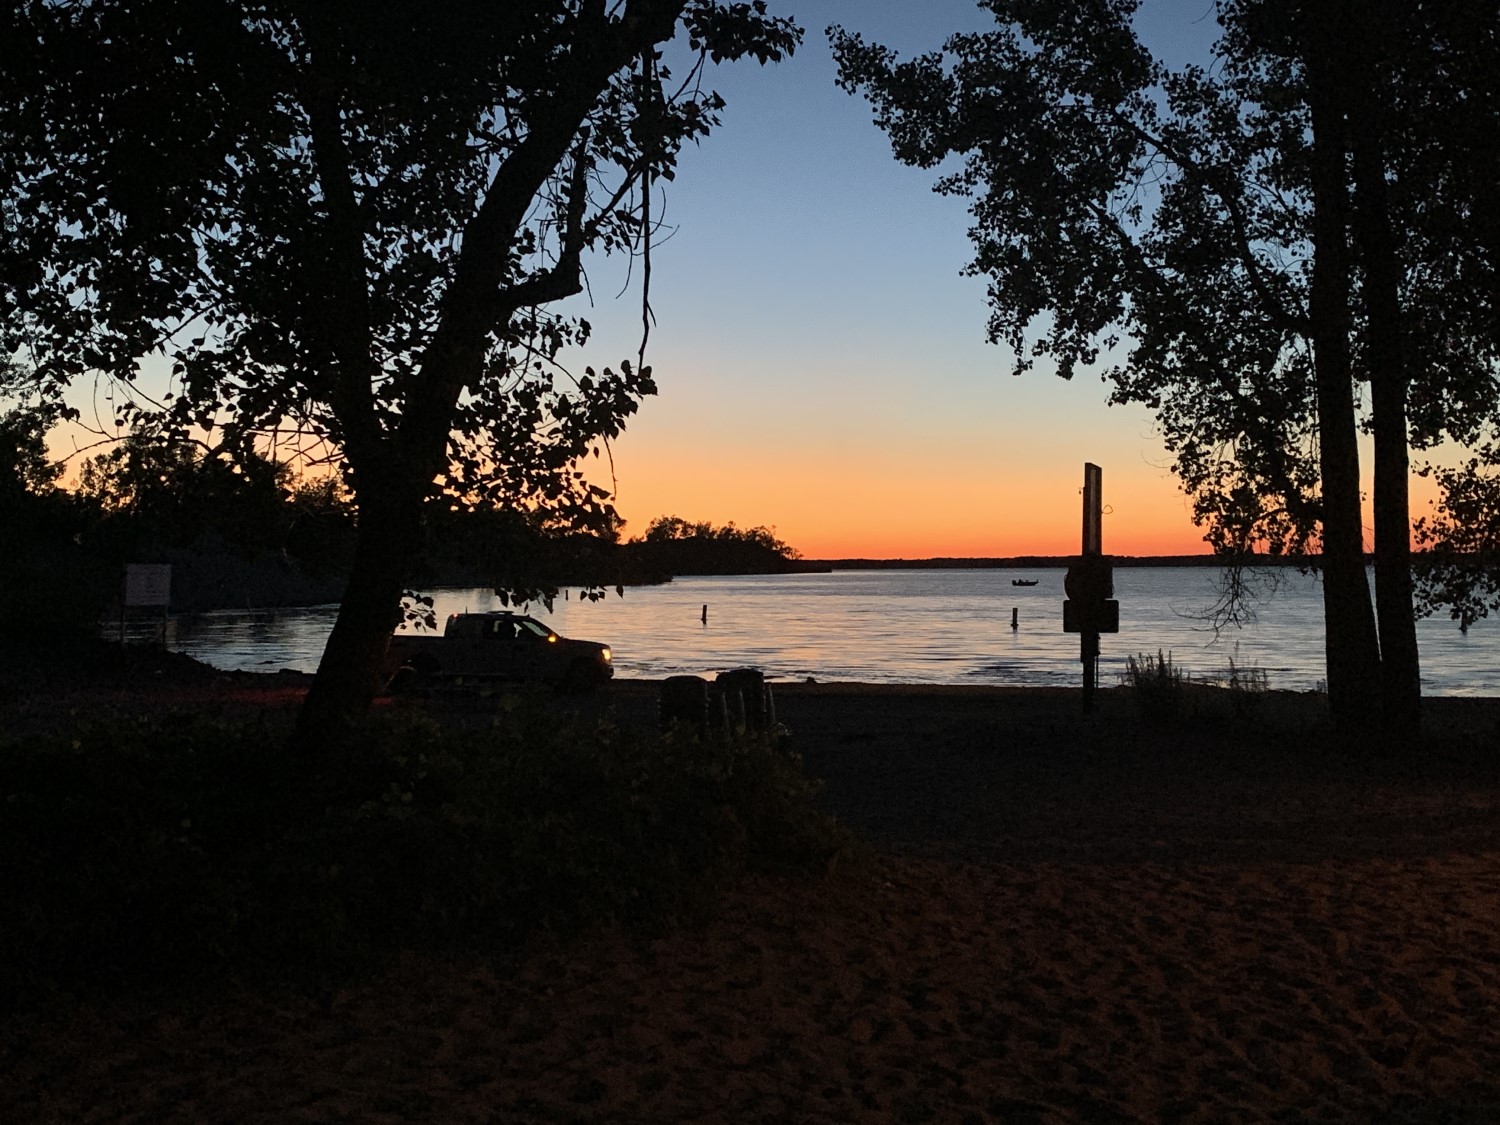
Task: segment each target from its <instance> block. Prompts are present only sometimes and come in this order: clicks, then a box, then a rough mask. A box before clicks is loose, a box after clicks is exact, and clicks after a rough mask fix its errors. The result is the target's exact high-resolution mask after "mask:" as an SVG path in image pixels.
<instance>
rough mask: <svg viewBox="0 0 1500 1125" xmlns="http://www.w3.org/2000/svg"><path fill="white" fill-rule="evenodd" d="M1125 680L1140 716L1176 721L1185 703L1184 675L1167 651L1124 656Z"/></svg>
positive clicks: (1162, 720)
mask: <svg viewBox="0 0 1500 1125" xmlns="http://www.w3.org/2000/svg"><path fill="white" fill-rule="evenodd" d="M1125 683H1126V686H1128V687H1129V688H1130V693H1131V696H1132V697H1133V698H1134V699H1135V705H1136V708H1137V710H1138V711H1139V713H1140V715H1141V718H1143V719H1145V720H1146V721H1147V722H1150V723H1168V722H1175V721H1176V720H1178V719H1180V718H1182V716H1183V714H1184V713H1185V711H1186V707H1187V676H1186V674H1185V673H1184V672H1183V670H1182V668H1181V666H1180V665H1177V664H1174V663H1173V662H1172V654H1171V653H1170V652H1166V653H1164V652H1162V651H1161V650H1160V649H1158V650H1157V652H1156V655H1155V656H1152V655H1151V654H1150V653H1149V652H1143V653H1139V654H1138V655H1136V656H1128V657H1126V658H1125Z"/></svg>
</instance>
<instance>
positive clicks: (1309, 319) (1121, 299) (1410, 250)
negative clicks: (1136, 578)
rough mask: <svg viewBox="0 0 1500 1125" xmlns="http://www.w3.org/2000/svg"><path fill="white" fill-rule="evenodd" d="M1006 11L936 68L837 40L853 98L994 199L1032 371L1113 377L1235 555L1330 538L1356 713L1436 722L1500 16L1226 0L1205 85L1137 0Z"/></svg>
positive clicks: (1338, 708)
mask: <svg viewBox="0 0 1500 1125" xmlns="http://www.w3.org/2000/svg"><path fill="white" fill-rule="evenodd" d="M985 7H987V8H989V9H990V10H991V11H992V12H993V13H994V14H995V16H996V19H997V24H998V26H997V29H996V30H993V31H987V32H985V33H981V34H973V35H958V36H954V37H952V38H951V39H949V40H948V42H947V44H946V45H945V47H944V50H943V51H942V52H935V53H932V54H928V55H924V56H920V57H918V58H916V59H912V60H908V61H903V60H899V59H898V58H897V57H896V56H895V55H894V54H893V53H892V52H891V51H889V50H888V49H886V48H884V47H880V46H878V45H874V44H870V43H867V42H866V41H865V40H863V39H862V38H861V37H860V36H859V35H857V34H850V33H848V32H846V31H844V30H843V29H841V28H837V27H834V28H830V29H829V34H830V37H831V39H832V42H833V46H834V51H835V54H836V56H837V58H838V62H839V67H840V83H841V85H843V86H844V87H845V88H846V89H849V90H850V91H851V92H853V91H861V92H863V93H864V94H865V95H866V96H867V97H868V98H869V99H870V101H871V102H872V104H873V106H874V108H875V116H876V121H877V123H878V124H879V125H880V126H881V127H882V128H884V129H885V130H886V131H887V133H888V134H889V135H890V138H891V143H892V147H893V150H894V152H895V155H896V157H897V158H898V159H900V160H902V161H904V162H906V163H910V164H915V165H918V166H921V167H926V168H936V167H938V166H939V165H940V164H943V162H944V161H946V160H948V159H949V158H950V157H954V156H957V157H961V158H962V164H961V165H960V166H958V167H957V168H956V170H952V171H947V174H945V175H944V176H943V177H942V178H941V179H940V180H939V181H938V185H937V187H938V190H939V191H942V192H946V193H950V194H956V195H961V196H967V197H970V198H972V199H973V204H972V208H971V211H972V214H973V215H974V220H975V222H974V227H973V229H972V231H971V236H972V239H973V241H974V245H975V258H974V260H973V262H972V263H971V265H970V266H969V272H971V273H973V274H976V275H982V276H986V277H988V278H989V279H990V289H989V295H990V307H991V318H990V323H989V333H990V337H991V338H992V339H993V340H995V341H997V342H1004V343H1006V344H1008V345H1009V346H1010V348H1011V349H1012V351H1013V352H1014V354H1015V357H1016V370H1017V371H1018V372H1019V371H1024V370H1027V369H1029V368H1030V367H1032V366H1033V365H1034V364H1035V363H1036V362H1037V361H1038V360H1039V359H1045V360H1046V361H1048V362H1049V363H1050V364H1051V365H1053V366H1055V367H1056V369H1057V371H1058V373H1059V374H1061V375H1063V376H1064V377H1071V376H1072V375H1073V374H1074V373H1075V372H1076V371H1077V370H1079V369H1081V368H1087V369H1096V368H1097V369H1100V370H1102V372H1103V375H1104V377H1105V378H1106V379H1107V380H1108V381H1109V382H1111V383H1112V384H1113V391H1112V394H1111V401H1113V402H1117V403H1140V404H1143V405H1146V406H1148V407H1150V408H1152V409H1153V410H1155V411H1156V412H1157V416H1158V419H1159V422H1160V425H1161V432H1162V437H1163V440H1164V441H1165V444H1166V446H1167V449H1168V450H1169V452H1170V453H1171V454H1172V455H1173V458H1174V468H1175V470H1176V472H1177V473H1178V475H1179V477H1180V478H1181V480H1182V482H1183V485H1184V487H1185V488H1186V490H1187V491H1188V492H1189V493H1190V494H1191V495H1192V497H1193V501H1194V517H1195V519H1196V520H1197V521H1198V522H1199V523H1200V524H1201V525H1203V526H1204V527H1205V529H1206V538H1207V540H1208V542H1209V543H1210V544H1211V545H1212V546H1213V547H1214V549H1215V551H1216V552H1219V553H1221V554H1223V555H1224V556H1225V557H1226V559H1228V560H1230V561H1234V560H1235V559H1237V558H1238V557H1240V556H1242V555H1243V554H1244V553H1245V552H1247V551H1248V550H1250V549H1251V548H1253V547H1256V546H1260V547H1261V548H1262V549H1265V550H1269V551H1270V552H1271V553H1274V554H1282V553H1291V552H1301V551H1303V550H1306V549H1308V548H1309V546H1316V547H1319V548H1320V549H1321V554H1322V563H1321V565H1322V567H1323V571H1324V590H1325V614H1326V624H1327V640H1328V647H1327V657H1328V665H1329V694H1330V706H1331V708H1332V711H1333V713H1334V716H1335V718H1336V720H1337V721H1339V722H1340V723H1341V724H1343V725H1345V726H1347V727H1356V726H1362V725H1367V724H1369V723H1372V722H1374V721H1376V720H1375V718H1374V717H1375V716H1377V715H1380V714H1382V711H1383V713H1384V718H1385V720H1386V721H1387V723H1388V725H1392V726H1394V727H1396V728H1399V729H1402V730H1406V731H1410V730H1411V729H1413V728H1414V725H1415V723H1416V721H1417V713H1418V712H1417V706H1418V700H1419V679H1418V668H1417V651H1416V642H1415V629H1414V624H1413V605H1412V591H1411V585H1410V565H1409V563H1410V559H1409V546H1410V544H1409V534H1410V532H1409V521H1408V519H1407V515H1406V512H1407V479H1406V466H1407V457H1408V451H1407V447H1408V432H1409V437H1410V441H1411V442H1413V443H1415V444H1418V445H1427V444H1431V443H1432V442H1435V441H1437V440H1438V439H1439V438H1441V437H1443V436H1450V437H1453V438H1456V439H1458V440H1466V439H1469V438H1472V437H1473V435H1474V433H1475V432H1476V431H1475V427H1476V421H1477V420H1480V419H1484V418H1493V417H1494V416H1495V412H1496V381H1495V380H1494V378H1493V374H1494V370H1495V364H1496V358H1497V347H1500V344H1497V340H1500V336H1497V334H1496V333H1495V332H1494V331H1493V329H1494V325H1495V315H1496V305H1495V294H1496V292H1500V289H1497V287H1496V286H1495V285H1494V283H1493V282H1494V278H1495V276H1496V264H1495V259H1494V256H1493V254H1492V253H1491V252H1490V251H1491V244H1492V239H1491V240H1490V241H1489V242H1487V241H1486V237H1484V236H1482V235H1481V236H1479V237H1474V236H1470V234H1469V232H1467V231H1466V230H1464V229H1463V228H1462V225H1461V223H1455V219H1456V218H1457V216H1459V215H1463V214H1467V213H1469V212H1471V211H1473V212H1479V211H1487V212H1488V213H1489V214H1490V215H1491V216H1493V213H1494V210H1495V207H1494V204H1493V203H1489V202H1488V199H1489V196H1488V193H1487V189H1485V188H1483V186H1482V185H1481V184H1479V183H1477V182H1476V181H1475V179H1474V178H1473V174H1472V172H1470V171H1459V169H1460V167H1461V166H1463V165H1465V164H1466V163H1467V162H1468V161H1469V160H1471V159H1472V160H1474V161H1476V162H1477V163H1478V164H1479V165H1480V166H1488V165H1490V164H1493V162H1494V160H1493V154H1492V153H1491V152H1490V151H1489V149H1488V147H1487V146H1486V144H1485V143H1482V142H1481V138H1482V137H1484V136H1490V135H1493V132H1494V126H1495V125H1496V124H1497V121H1496V120H1495V117H1496V114H1497V112H1500V111H1497V109H1496V106H1497V105H1500V102H1496V100H1495V99H1494V98H1493V97H1490V96H1488V91H1490V90H1492V89H1493V85H1494V81H1495V80H1494V77H1493V73H1494V70H1495V68H1494V66H1493V63H1494V62H1495V52H1496V47H1495V44H1494V42H1493V41H1492V38H1486V37H1483V36H1474V35H1472V34H1471V33H1470V32H1472V29H1473V28H1474V27H1475V26H1477V25H1476V23H1475V21H1476V20H1482V19H1483V13H1484V10H1485V8H1484V5H1482V4H1477V3H1476V4H1467V3H1466V4H1459V5H1454V6H1451V8H1450V7H1446V6H1445V10H1444V11H1443V12H1436V11H1434V10H1432V6H1426V7H1422V8H1421V9H1420V10H1418V9H1415V8H1413V7H1412V6H1410V5H1401V4H1397V3H1394V2H1391V3H1385V2H1381V3H1376V4H1369V5H1353V4H1346V3H1333V4H1309V3H1302V2H1300V0H1226V2H1224V3H1221V4H1219V5H1218V7H1217V14H1218V17H1219V20H1220V22H1221V24H1222V25H1223V27H1224V35H1223V36H1222V38H1221V39H1220V41H1219V44H1218V46H1217V48H1216V54H1215V60H1214V66H1213V68H1212V69H1204V68H1202V67H1197V66H1189V67H1186V68H1184V69H1183V70H1181V71H1171V70H1169V69H1168V68H1167V67H1165V66H1164V65H1162V64H1161V63H1159V62H1157V61H1156V60H1154V59H1153V58H1152V57H1151V56H1150V55H1149V53H1148V52H1147V51H1146V50H1145V48H1144V47H1143V46H1142V45H1141V43H1140V42H1139V41H1138V39H1137V38H1136V35H1135V33H1134V30H1133V28H1132V24H1131V20H1132V16H1133V14H1134V12H1135V9H1136V7H1137V4H1136V3H1135V2H1134V0H1092V2H1090V3H1086V4H1082V5H1079V4H1064V3H1059V2H1057V0H990V2H987V3H986V4H985ZM1466 29H1467V30H1466ZM1471 95H1475V96H1471ZM1477 95H1485V96H1477ZM1488 222H1489V223H1491V224H1492V223H1493V219H1492V218H1491V219H1490V220H1488ZM1482 229H1483V230H1491V231H1492V225H1491V226H1485V227H1483V228H1482ZM1396 263H1403V264H1404V266H1405V268H1404V269H1402V270H1397V269H1395V268H1394V266H1395V264H1396ZM1475 280H1477V281H1479V285H1478V286H1477V288H1478V289H1479V290H1480V292H1479V293H1478V294H1476V293H1475V292H1474V290H1475V288H1476V286H1475V285H1474V281H1475ZM1444 295H1446V297H1447V298H1448V299H1447V301H1446V302H1445V300H1444ZM1356 377H1357V378H1360V379H1364V380H1368V381H1369V382H1370V384H1371V388H1372V390H1371V395H1370V403H1369V410H1368V414H1367V415H1366V420H1367V422H1368V424H1369V426H1370V428H1371V430H1372V432H1373V434H1374V438H1375V446H1376V467H1375V480H1376V490H1375V510H1376V540H1375V548H1376V568H1377V591H1376V600H1377V602H1378V605H1379V610H1380V614H1379V621H1378V628H1379V633H1378V636H1377V632H1376V629H1377V623H1376V619H1375V615H1374V613H1373V607H1372V605H1371V602H1370V594H1369V590H1368V588H1367V586H1366V580H1365V556H1364V550H1363V546H1364V545H1363V528H1362V513H1361V507H1360V491H1359V490H1360V477H1359V454H1358V446H1357V428H1356V423H1357V417H1358V416H1357V415H1356V396H1355V393H1354V381H1355V379H1356ZM1408 401H1410V402H1411V403H1412V404H1413V409H1412V411H1411V414H1410V417H1408V414H1407V404H1408ZM1382 701H1383V706H1382V705H1381V704H1382Z"/></svg>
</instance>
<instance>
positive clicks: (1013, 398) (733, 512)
mask: <svg viewBox="0 0 1500 1125" xmlns="http://www.w3.org/2000/svg"><path fill="white" fill-rule="evenodd" d="M768 5H769V8H770V10H771V12H772V13H773V14H775V15H779V16H790V17H792V18H793V19H795V20H796V21H797V22H798V23H799V24H800V25H801V26H802V27H803V29H804V31H805V35H804V41H803V44H802V46H801V47H800V48H799V50H798V51H797V52H796V54H795V55H794V56H793V57H792V58H791V59H789V60H786V61H783V62H781V63H779V64H775V65H772V66H767V67H761V66H758V65H756V64H754V63H737V64H730V65H725V66H720V67H717V68H712V69H711V70H710V72H709V75H708V78H707V83H708V84H709V85H710V86H711V87H712V88H714V89H717V90H718V91H719V92H720V93H721V94H722V95H723V96H724V98H725V99H726V101H727V103H728V105H727V108H726V109H725V110H724V112H723V114H722V124H721V126H720V127H719V128H718V129H716V130H715V131H714V132H713V133H712V134H711V135H710V136H709V137H708V138H706V139H705V140H704V141H703V142H702V143H701V144H700V145H698V146H696V147H690V148H688V149H687V150H686V151H684V153H683V154H682V157H681V160H680V162H679V166H678V170H677V177H676V180H675V181H674V182H672V183H670V184H668V185H665V194H664V196H662V197H660V198H658V200H657V202H656V203H655V204H654V205H653V207H654V210H655V212H656V217H658V218H661V219H664V220H665V223H666V226H667V228H668V231H667V232H666V233H667V236H666V237H664V238H663V239H662V240H660V241H659V242H658V244H657V245H656V246H655V248H654V249H653V252H652V287H651V295H650V296H651V306H652V310H653V312H654V314H655V322H654V326H653V328H652V331H651V337H650V346H649V348H648V352H647V362H648V363H650V364H651V366H652V369H653V374H654V376H655V380H656V382H657V385H658V387H659V394H658V395H657V396H655V397H653V398H649V399H647V400H645V402H644V403H643V404H642V407H641V410H640V412H639V413H638V414H637V415H635V416H634V417H633V418H632V419H630V421H629V423H628V426H627V430H626V433H625V434H624V435H623V436H622V437H620V438H619V439H618V440H617V441H615V442H614V443H613V445H612V449H611V453H612V459H613V469H614V472H613V479H611V477H610V473H609V470H608V468H607V467H606V465H605V463H604V462H603V461H602V460H601V461H600V462H590V465H589V466H588V467H589V471H590V476H591V477H592V479H593V480H594V482H595V483H597V484H600V485H602V486H604V487H611V485H613V487H615V489H616V499H615V503H616V507H617V508H618V510H619V512H620V514H621V515H622V516H623V517H624V518H625V520H626V525H625V534H626V535H627V536H630V535H639V534H641V533H643V532H644V531H645V529H646V527H647V525H648V524H649V523H650V522H651V520H653V519H655V518H656V517H658V516H666V515H674V516H679V517H682V518H684V519H687V520H690V521H693V522H699V521H705V520H706V521H709V522H712V523H715V524H725V523H730V522H733V523H735V524H737V525H738V526H740V527H753V526H765V527H770V528H773V529H774V530H775V531H776V534H777V535H778V536H779V537H780V538H781V539H783V540H784V541H786V542H787V543H789V544H791V545H792V546H793V547H795V548H796V549H797V550H799V551H800V552H801V553H802V554H803V555H804V556H805V557H808V558H855V557H865V558H908V559H919V558H932V557H943V556H947V557H986V556H1007V555H1034V554H1040V555H1068V554H1076V553H1077V552H1078V550H1079V546H1080V542H1079V541H1080V533H1081V504H1082V497H1081V492H1082V479H1083V465H1084V463H1085V462H1087V461H1092V462H1094V463H1095V464H1098V465H1100V466H1102V468H1103V480H1104V504H1105V516H1104V521H1103V528H1104V533H1103V537H1104V543H1103V546H1104V550H1105V552H1106V553H1108V554H1117V555H1148V554H1188V553H1202V552H1206V551H1207V547H1206V545H1205V544H1204V542H1203V538H1202V532H1201V530H1200V529H1198V528H1196V527H1195V526H1194V525H1193V523H1192V519H1191V514H1190V512H1191V508H1190V501H1189V500H1188V498H1187V497H1186V496H1184V495H1183V493H1182V491H1181V489H1180V488H1179V486H1178V483H1177V480H1176V478H1175V477H1174V476H1173V474H1172V472H1171V470H1170V467H1169V466H1170V458H1169V456H1168V455H1167V453H1166V452H1165V450H1164V449H1163V447H1162V444H1161V441H1160V439H1159V436H1158V432H1157V428H1156V424H1155V420H1154V418H1153V416H1152V414H1151V412H1150V411H1148V410H1146V409H1144V408H1142V407H1110V406H1108V405H1107V401H1108V397H1109V387H1108V386H1107V385H1106V384H1105V383H1103V382H1102V381H1101V379H1100V378H1099V377H1098V376H1097V375H1089V374H1087V373H1081V374H1079V375H1077V376H1075V378H1074V379H1073V380H1072V381H1071V382H1069V381H1064V380H1062V379H1059V378H1058V377H1057V376H1056V375H1055V374H1053V373H1052V372H1051V370H1050V369H1049V368H1047V367H1046V366H1045V365H1044V364H1042V363H1038V364H1037V366H1036V368H1035V369H1034V370H1032V371H1031V372H1028V373H1027V374H1025V375H1023V376H1019V377H1017V376H1014V375H1012V374H1011V371H1012V368H1013V357H1012V356H1011V354H1010V353H1009V351H1008V350H1007V349H1005V348H1003V347H1000V346H996V345H992V344H989V343H987V342H986V340H985V326H986V322H987V320H988V310H987V307H986V299H985V280H984V279H983V278H973V277H964V276H963V269H964V267H965V266H966V265H967V263H968V262H969V261H970V258H971V257H972V250H971V246H970V243H969V239H968V228H969V225H970V219H969V215H968V212H967V203H966V201H965V200H963V199H954V198H946V197H943V196H939V195H937V194H936V193H935V192H933V190H932V184H933V182H934V180H935V178H936V176H935V174H934V173H933V172H930V171H923V170H921V169H914V168H909V167H906V166H904V165H901V164H899V163H897V161H896V160H895V158H894V157H893V156H892V155H891V150H890V145H889V142H888V141H887V139H886V137H885V135H884V134H883V133H882V132H881V131H880V130H879V129H878V128H877V127H876V126H875V124H874V123H873V120H872V113H871V110H870V106H869V104H868V103H867V102H866V101H865V100H864V99H863V98H861V97H856V96H852V95H850V94H847V93H845V92H844V91H842V90H840V89H838V87H837V86H836V85H835V84H834V78H835V75H836V67H835V65H834V62H833V58H832V55H831V52H830V50H829V46H828V41H827V36H826V34H825V29H826V28H827V27H828V26H829V25H830V24H840V25H842V26H843V27H844V28H845V29H846V30H849V31H858V32H861V33H862V34H863V35H864V36H865V37H866V39H868V40H872V41H874V42H878V43H882V44H885V45H887V46H890V47H892V48H894V49H895V50H896V51H897V52H898V53H899V54H900V55H902V56H903V57H909V56H911V55H913V54H917V53H921V52H924V51H930V50H935V49H937V48H939V47H940V46H941V44H942V43H943V41H944V40H945V39H946V38H947V37H948V36H949V35H951V34H953V33H954V32H958V31H974V30H982V29H984V28H986V27H991V26H993V17H992V16H990V14H989V13H988V12H985V11H984V10H982V9H980V8H979V6H978V3H977V0H768ZM1137 24H1138V28H1139V30H1140V33H1141V35H1142V38H1143V40H1144V41H1145V42H1146V44H1147V45H1148V46H1149V47H1150V48H1151V49H1152V50H1153V51H1154V52H1155V53H1156V54H1157V56H1158V57H1159V58H1162V59H1164V60H1165V61H1166V62H1168V63H1169V64H1173V65H1182V64H1184V63H1187V62H1192V61H1198V62H1203V63H1207V62H1208V61H1209V48H1210V46H1211V44H1212V43H1213V41H1214V39H1215V37H1216V35H1217V31H1218V28H1217V25H1216V23H1215V22H1214V14H1213V0H1143V3H1142V7H1141V11H1140V13H1139V15H1138V19H1137ZM627 265H628V263H626V262H625V261H623V260H621V259H618V258H616V259H606V260H596V261H594V262H592V263H591V264H590V266H589V290H588V292H587V293H586V294H585V295H583V296H580V297H577V298H573V299H571V300H570V301H568V302H565V303H563V305H562V306H560V311H561V312H563V313H566V314H574V315H580V316H584V317H586V318H587V319H588V320H589V321H590V322H591V324H592V325H593V329H594V332H593V338H592V341H591V342H590V344H589V345H588V347H587V348H586V349H585V351H584V352H583V353H582V354H581V355H579V356H576V357H573V362H572V366H574V367H575V368H581V367H582V366H583V365H584V364H589V365H592V366H595V367H604V366H614V365H617V364H618V363H619V361H620V360H622V359H627V358H628V359H631V360H634V358H635V356H636V352H637V348H638V346H639V343H640V333H641V307H640V289H639V284H638V271H637V272H636V275H635V283H634V284H630V285H627V281H629V280H630V277H629V275H628V274H627ZM622 289H624V292H623V294H622V293H621V291H622ZM85 409H89V408H88V407H85ZM54 445H58V443H57V442H54ZM55 452H57V453H58V454H59V455H63V454H65V453H67V452H69V450H67V449H65V448H61V447H58V448H57V449H56V450H55ZM1370 460H1371V458H1370V456H1369V453H1368V449H1366V452H1365V455H1364V457H1363V468H1364V470H1365V473H1366V476H1367V478H1368V475H1369V465H1370ZM1423 489H1428V490H1429V491H1430V486H1429V485H1427V484H1426V482H1416V481H1414V492H1413V511H1414V514H1417V515H1420V514H1422V513H1423V511H1425V496H1424V493H1423ZM1367 491H1368V489H1367ZM1366 522H1367V523H1368V522H1369V520H1368V519H1367V521H1366Z"/></svg>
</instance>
